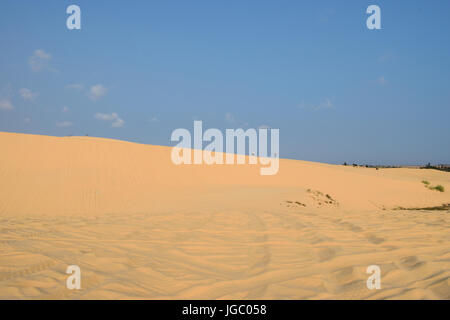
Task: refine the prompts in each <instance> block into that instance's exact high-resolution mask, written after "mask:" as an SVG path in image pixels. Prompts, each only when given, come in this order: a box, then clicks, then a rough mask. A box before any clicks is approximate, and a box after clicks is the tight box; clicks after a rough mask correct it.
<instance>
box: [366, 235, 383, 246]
mask: <svg viewBox="0 0 450 320" xmlns="http://www.w3.org/2000/svg"><path fill="white" fill-rule="evenodd" d="M366 239H367V241H369V242H370V243H373V244H380V243H383V242H384V241H386V239H384V238H380V237H377V236H376V235H374V234H372V233H368V234H366Z"/></svg>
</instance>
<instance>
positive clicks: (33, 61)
mask: <svg viewBox="0 0 450 320" xmlns="http://www.w3.org/2000/svg"><path fill="white" fill-rule="evenodd" d="M51 59H52V55H51V54H49V53H47V52H45V51H44V50H42V49H37V50H34V53H33V55H32V56H31V57H30V59H29V60H28V64H29V65H30V68H31V70H33V71H41V70H42V69H44V68H46V67H47V66H48V62H49V61H50V60H51Z"/></svg>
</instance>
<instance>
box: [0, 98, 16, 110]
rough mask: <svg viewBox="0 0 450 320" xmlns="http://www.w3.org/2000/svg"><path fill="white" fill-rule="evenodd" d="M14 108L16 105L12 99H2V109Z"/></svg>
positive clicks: (0, 108) (0, 107) (0, 101)
mask: <svg viewBox="0 0 450 320" xmlns="http://www.w3.org/2000/svg"><path fill="white" fill-rule="evenodd" d="M13 109H14V106H13V104H12V103H11V101H10V100H7V99H0V110H5V111H7V110H13Z"/></svg>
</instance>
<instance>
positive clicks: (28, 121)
mask: <svg viewBox="0 0 450 320" xmlns="http://www.w3.org/2000/svg"><path fill="white" fill-rule="evenodd" d="M23 121H24V122H25V123H31V118H30V117H26V118H25V119H23Z"/></svg>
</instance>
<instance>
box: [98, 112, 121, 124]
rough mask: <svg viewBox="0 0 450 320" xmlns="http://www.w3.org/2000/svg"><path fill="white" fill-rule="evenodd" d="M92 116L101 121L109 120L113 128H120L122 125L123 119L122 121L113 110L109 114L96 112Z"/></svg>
mask: <svg viewBox="0 0 450 320" xmlns="http://www.w3.org/2000/svg"><path fill="white" fill-rule="evenodd" d="M94 118H95V119H97V120H101V121H107V122H111V127H113V128H120V127H123V125H124V123H125V121H123V119H122V118H120V117H119V115H118V114H117V113H115V112H113V113H111V114H109V113H99V112H97V113H96V114H95V115H94Z"/></svg>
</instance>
